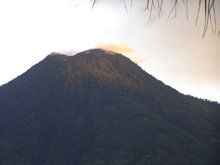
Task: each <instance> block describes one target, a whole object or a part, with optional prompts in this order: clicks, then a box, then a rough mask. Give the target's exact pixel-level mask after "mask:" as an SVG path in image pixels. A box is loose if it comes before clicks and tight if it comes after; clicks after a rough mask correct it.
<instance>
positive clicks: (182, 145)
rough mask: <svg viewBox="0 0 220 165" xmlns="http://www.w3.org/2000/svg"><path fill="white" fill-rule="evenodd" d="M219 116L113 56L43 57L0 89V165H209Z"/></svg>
mask: <svg viewBox="0 0 220 165" xmlns="http://www.w3.org/2000/svg"><path fill="white" fill-rule="evenodd" d="M112 54H114V55H113V56H112ZM219 109H220V105H219V104H215V103H210V102H205V101H202V100H198V99H195V98H192V97H189V96H185V95H182V94H180V93H179V92H177V91H176V90H174V89H173V88H171V87H169V86H166V85H165V84H163V83H162V82H161V81H159V80H157V79H155V78H154V77H153V76H151V75H149V74H148V73H146V72H145V71H143V70H142V69H141V68H140V67H139V66H138V65H137V64H135V63H133V62H132V61H131V60H129V59H128V58H126V57H124V56H122V55H120V54H118V53H113V52H110V53H109V51H106V50H103V49H90V50H87V51H84V52H81V53H78V54H76V55H74V56H66V55H63V54H61V53H51V54H50V55H49V56H47V57H46V58H45V59H44V60H43V61H41V62H40V63H38V64H36V65H35V66H33V67H32V68H31V69H29V70H28V71H27V72H26V73H24V74H22V75H21V76H20V77H18V78H16V79H14V80H12V81H11V82H10V83H8V84H5V85H4V86H2V87H1V88H0V130H1V133H0V155H1V156H0V164H3V165H14V164H31V165H38V164H44V165H50V164H53V165H60V164H67V165H68V164H77V165H84V164H87V165H92V164H103V165H104V164H120V165H126V164H136V165H137V164H138V165H147V164H167V165H171V164H179V165H185V164H189V165H194V164H201V165H208V164H213V165H215V164H216V165H217V164H219V156H218V155H217V151H219V142H218V137H219V136H220V135H219V132H220V131H219V117H220V114H219Z"/></svg>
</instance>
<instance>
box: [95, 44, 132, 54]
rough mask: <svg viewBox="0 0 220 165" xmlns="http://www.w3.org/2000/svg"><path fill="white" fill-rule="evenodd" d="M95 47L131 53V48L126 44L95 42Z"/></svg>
mask: <svg viewBox="0 0 220 165" xmlns="http://www.w3.org/2000/svg"><path fill="white" fill-rule="evenodd" d="M96 47H97V48H101V49H105V50H109V51H114V52H118V53H133V49H132V48H131V47H129V46H128V45H127V44H103V43H97V44H96Z"/></svg>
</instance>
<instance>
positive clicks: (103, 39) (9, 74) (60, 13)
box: [0, 0, 220, 102]
mask: <svg viewBox="0 0 220 165" xmlns="http://www.w3.org/2000/svg"><path fill="white" fill-rule="evenodd" d="M126 2H127V6H126V7H127V11H126V10H125V7H124V4H123V1H121V0H99V1H97V3H96V5H95V6H94V8H93V9H92V2H91V0H19V1H18V0H3V1H0V24H1V26H0V85H2V84H5V83H7V82H8V81H10V80H12V79H14V78H16V77H17V76H18V75H20V74H22V73H24V72H25V71H26V70H27V69H29V68H30V67H31V66H33V65H35V64H36V63H38V62H39V61H41V60H42V59H44V58H45V57H46V56H47V55H48V54H50V53H51V52H62V53H66V54H68V55H73V54H75V53H76V52H80V51H84V50H86V49H91V48H96V47H98V48H104V49H108V50H114V51H117V52H120V53H122V54H124V55H126V56H127V57H129V58H130V59H131V60H133V61H134V62H136V63H137V64H139V65H140V66H141V67H142V68H143V69H144V70H145V71H146V72H148V73H150V74H151V75H153V76H154V77H156V78H157V79H159V80H161V81H163V82H164V83H165V84H167V85H170V86H172V87H173V88H175V89H177V90H178V91H180V92H182V93H184V94H190V95H193V96H196V97H199V98H205V99H209V100H213V101H218V102H220V73H219V72H220V37H218V35H217V34H213V33H212V32H211V26H209V29H208V31H207V34H206V36H205V38H202V34H203V24H204V18H203V15H202V14H201V15H200V17H199V22H198V24H197V26H195V19H196V12H197V7H198V4H197V3H198V1H195V0H191V1H190V2H189V13H188V14H189V19H188V20H187V18H186V15H187V12H186V9H185V6H184V5H183V4H179V7H178V10H177V17H176V18H173V19H172V18H170V19H168V15H169V12H170V11H171V8H172V5H171V3H170V1H166V2H167V3H164V6H163V8H162V11H163V12H162V15H161V17H160V19H159V18H158V12H157V10H156V9H155V10H154V12H153V13H152V15H151V19H149V12H144V8H145V4H146V0H133V4H132V7H130V0H127V1H126ZM215 8H216V18H217V30H220V1H216V6H215ZM201 12H202V11H201Z"/></svg>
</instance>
